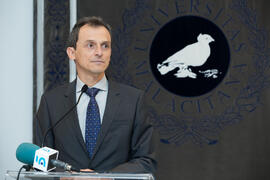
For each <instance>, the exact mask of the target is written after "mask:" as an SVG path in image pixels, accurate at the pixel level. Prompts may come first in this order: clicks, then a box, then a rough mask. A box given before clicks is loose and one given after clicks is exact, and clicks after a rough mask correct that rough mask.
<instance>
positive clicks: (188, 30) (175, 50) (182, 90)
mask: <svg viewBox="0 0 270 180" xmlns="http://www.w3.org/2000/svg"><path fill="white" fill-rule="evenodd" d="M229 64H230V49H229V44H228V42H227V39H226V37H225V35H224V34H223V32H222V31H221V30H220V29H219V28H218V26H216V25H215V24H214V23H212V22H211V21H209V20H207V19H205V18H202V17H199V16H181V17H178V18H176V19H174V20H172V21H170V22H168V23H167V24H165V25H164V26H163V27H162V28H161V29H160V30H159V31H158V33H157V34H156V36H155V38H154V40H153V42H152V45H151V49H150V66H151V70H152V73H153V75H154V76H155V78H156V80H157V81H158V82H159V83H160V84H161V85H162V86H163V87H164V88H165V89H166V90H168V91H169V92H171V93H174V94H177V95H180V96H186V97H194V96H200V95H203V94H205V93H208V92H210V91H211V90H213V89H214V88H215V87H217V86H218V84H220V83H221V81H222V80H223V79H224V77H225V75H226V73H227V71H228V68H229Z"/></svg>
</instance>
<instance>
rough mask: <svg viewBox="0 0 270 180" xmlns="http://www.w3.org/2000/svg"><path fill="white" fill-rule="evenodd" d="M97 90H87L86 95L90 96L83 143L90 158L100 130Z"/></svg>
mask: <svg viewBox="0 0 270 180" xmlns="http://www.w3.org/2000/svg"><path fill="white" fill-rule="evenodd" d="M98 91H99V89H97V88H90V89H89V88H88V90H87V91H86V94H87V95H88V96H90V101H89V103H88V107H87V114H86V123H85V143H86V148H87V151H88V153H89V157H90V158H91V157H92V155H93V153H94V149H95V146H96V142H97V137H98V133H99V130H100V126H101V123H100V115H99V108H98V104H97V101H96V99H95V96H96V95H97V93H98Z"/></svg>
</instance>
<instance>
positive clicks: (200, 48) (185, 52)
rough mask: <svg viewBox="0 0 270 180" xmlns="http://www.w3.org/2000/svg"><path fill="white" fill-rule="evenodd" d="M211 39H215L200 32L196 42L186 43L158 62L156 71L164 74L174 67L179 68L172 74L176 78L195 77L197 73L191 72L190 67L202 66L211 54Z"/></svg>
mask: <svg viewBox="0 0 270 180" xmlns="http://www.w3.org/2000/svg"><path fill="white" fill-rule="evenodd" d="M213 41H215V40H214V39H213V38H212V37H211V36H210V35H208V34H202V33H200V34H199V35H198V37H197V42H196V43H193V44H190V45H187V46H186V47H184V48H183V49H181V50H179V51H178V52H176V53H175V54H173V55H171V56H170V57H168V58H167V59H166V60H165V61H163V62H162V63H161V64H158V65H157V69H158V71H159V72H160V74H161V75H165V74H166V73H168V72H170V71H172V70H174V69H175V68H179V70H178V71H177V73H175V74H174V75H175V76H176V77H177V78H185V77H190V78H196V77H197V74H196V73H194V72H192V71H191V69H190V67H191V66H192V67H198V66H202V65H203V64H204V63H205V62H206V61H207V59H208V58H209V56H210V54H211V49H210V46H209V43H211V42H213Z"/></svg>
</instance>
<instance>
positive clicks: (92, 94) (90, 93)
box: [86, 88, 100, 97]
mask: <svg viewBox="0 0 270 180" xmlns="http://www.w3.org/2000/svg"><path fill="white" fill-rule="evenodd" d="M99 90H100V89H98V88H88V89H87V91H86V94H87V95H88V96H90V97H95V96H96V95H97V93H98V91H99Z"/></svg>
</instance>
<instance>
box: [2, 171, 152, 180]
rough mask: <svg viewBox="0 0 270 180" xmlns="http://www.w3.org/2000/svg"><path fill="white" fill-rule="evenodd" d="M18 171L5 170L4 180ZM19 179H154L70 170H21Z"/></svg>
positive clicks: (15, 174) (9, 178)
mask: <svg viewBox="0 0 270 180" xmlns="http://www.w3.org/2000/svg"><path fill="white" fill-rule="evenodd" d="M17 175H18V171H7V172H6V174H5V180H14V179H16V178H17ZM20 179H21V180H52V179H53V180H57V179H60V180H86V179H87V180H88V179H89V180H134V179H137V180H154V177H153V176H152V174H127V173H84V172H83V173H70V172H36V171H28V172H24V171H23V172H21V174H20Z"/></svg>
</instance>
